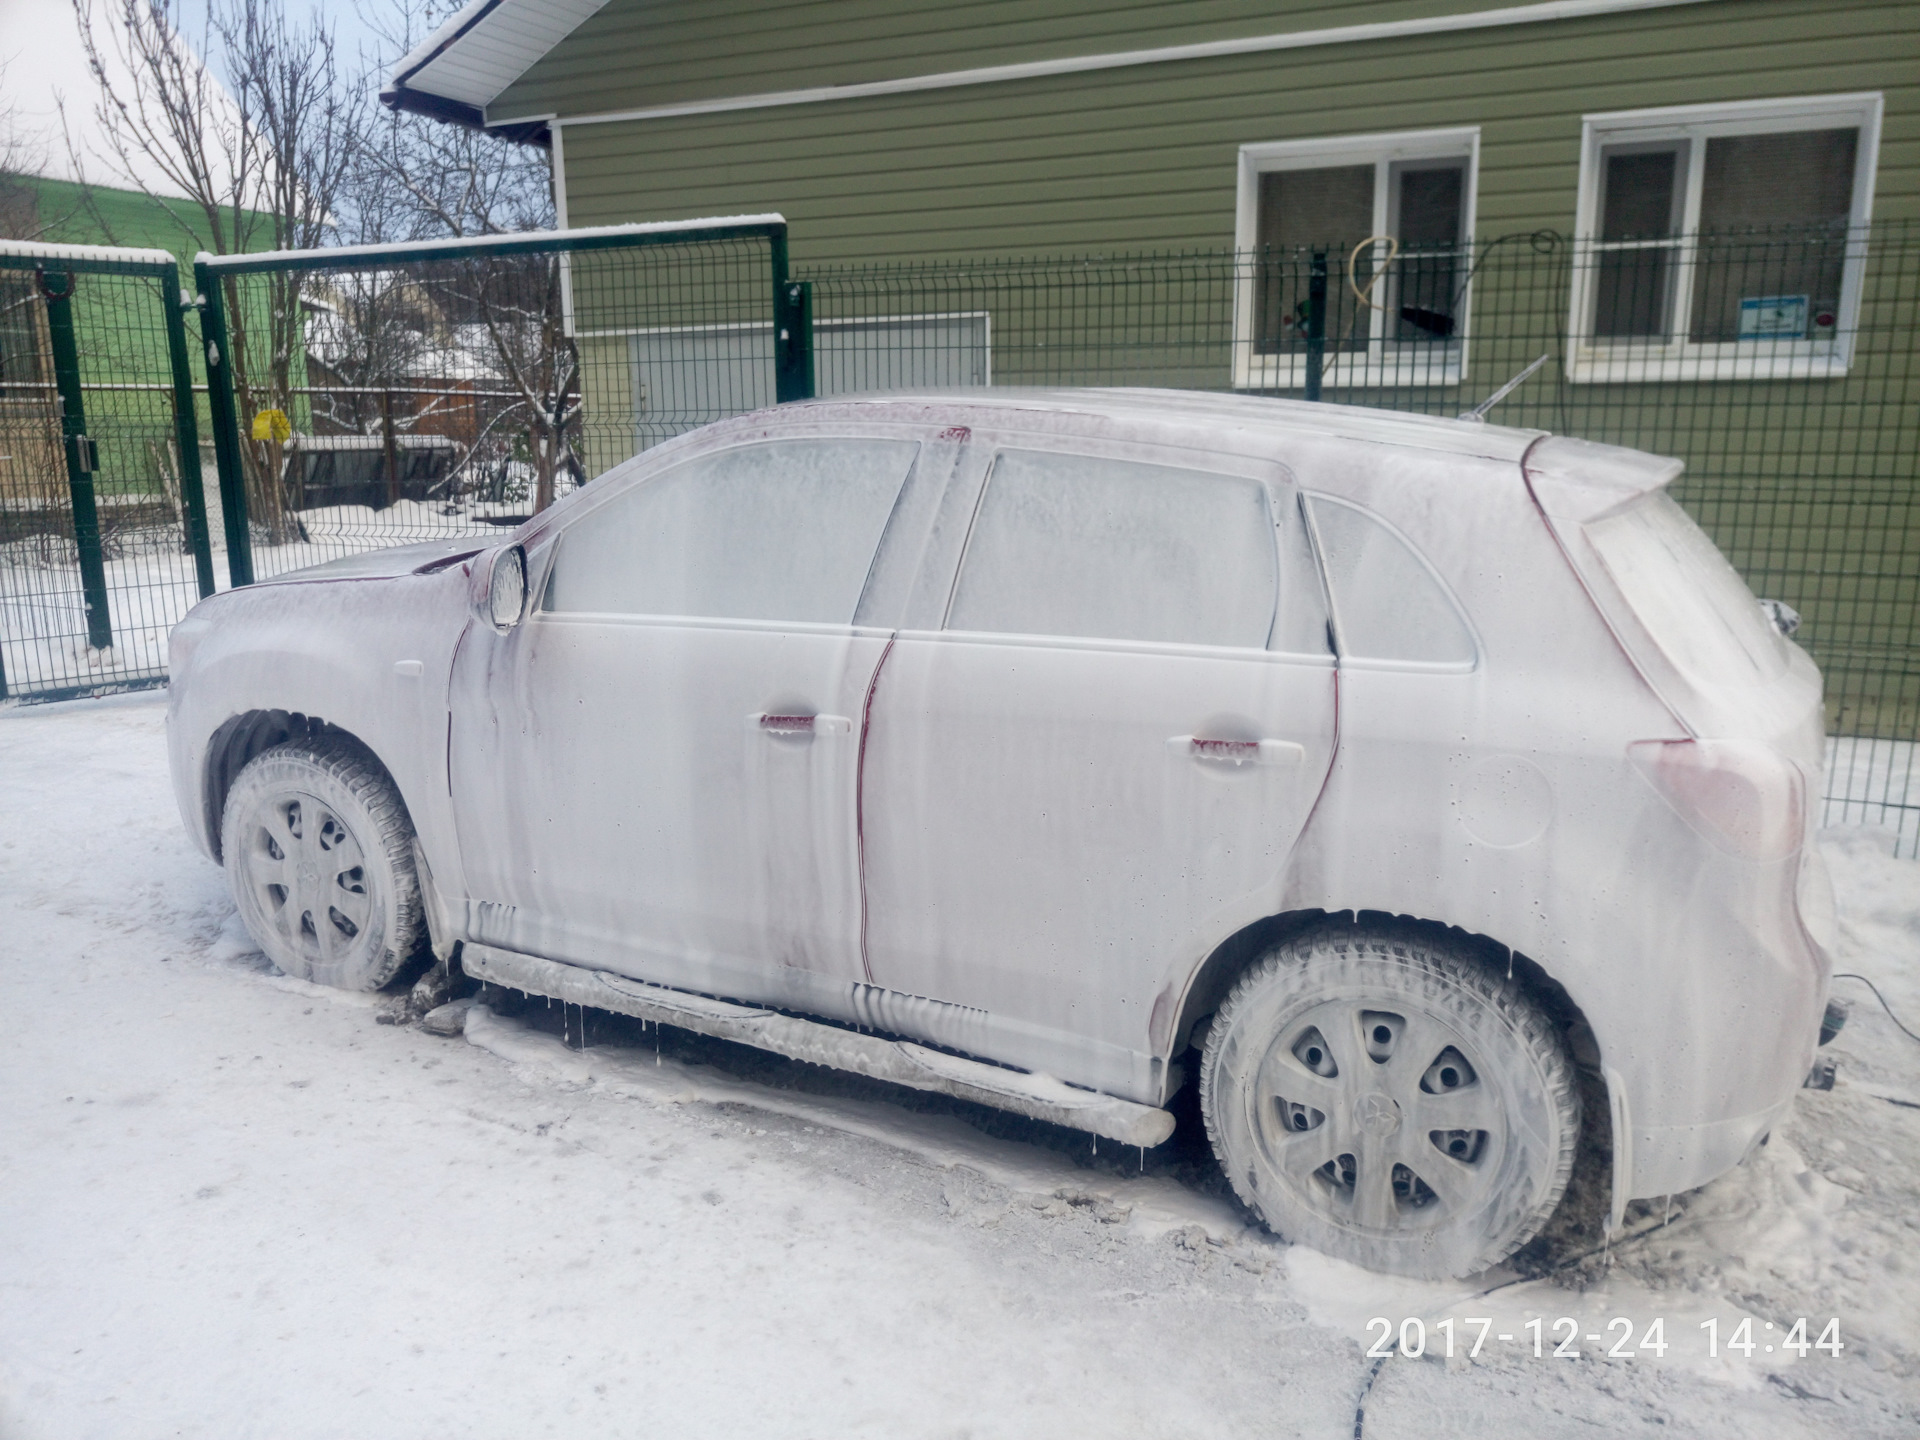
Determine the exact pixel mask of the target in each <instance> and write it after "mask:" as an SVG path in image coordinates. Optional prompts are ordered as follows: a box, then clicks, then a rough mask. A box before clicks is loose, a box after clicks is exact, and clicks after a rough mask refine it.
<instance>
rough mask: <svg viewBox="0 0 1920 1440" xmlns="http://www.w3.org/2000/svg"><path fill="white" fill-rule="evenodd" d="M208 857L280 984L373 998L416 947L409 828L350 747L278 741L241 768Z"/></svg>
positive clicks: (382, 776) (387, 789)
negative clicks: (218, 859)
mask: <svg viewBox="0 0 1920 1440" xmlns="http://www.w3.org/2000/svg"><path fill="white" fill-rule="evenodd" d="M220 853H221V855H222V856H223V857H224V859H225V863H226V870H227V881H228V884H229V885H230V886H231V888H232V890H233V897H234V903H235V904H236V905H237V906H238V907H239V910H240V918H241V920H242V921H243V922H244V923H245V924H246V927H247V933H248V934H250V935H252V936H253V938H254V941H255V943H256V944H258V945H259V946H260V948H261V950H262V951H263V952H265V954H266V956H267V958H268V959H269V960H271V961H273V963H274V964H275V965H277V966H279V967H280V968H281V969H282V970H284V971H286V973H287V974H289V975H294V976H298V977H299V978H300V979H302V980H311V981H313V982H314V983H316V984H320V985H331V986H334V987H335V988H337V989H341V990H378V989H380V988H381V987H382V986H384V985H386V984H388V983H389V982H391V981H392V980H393V978H394V976H395V975H397V974H399V972H400V970H401V968H402V967H403V966H405V965H406V964H407V962H408V961H409V960H411V959H412V958H413V957H414V955H415V954H416V952H417V951H418V950H419V948H420V945H421V941H422V935H423V931H424V918H423V911H422V907H421V901H420V882H419V879H418V877H417V876H416V875H415V874H414V869H413V822H412V821H411V820H410V819H409V818H408V816H407V809H406V806H405V805H404V804H402V803H401V800H400V796H399V793H398V792H397V791H396V790H395V789H394V787H393V782H392V780H390V779H389V778H388V777H387V774H386V772H385V771H384V770H383V769H381V767H380V765H379V762H377V761H376V760H374V758H373V757H372V756H371V755H370V754H369V753H368V752H367V751H366V750H365V749H364V748H362V747H361V746H360V745H358V744H356V743H354V742H353V741H350V740H347V739H346V738H344V737H332V738H329V737H320V738H317V739H310V740H296V741H289V742H288V743H286V744H284V745H276V746H274V747H273V748H272V749H271V750H265V751H262V752H261V753H260V754H259V755H256V756H255V757H254V758H253V759H252V760H250V761H248V762H247V765H246V768H245V769H243V770H242V771H241V772H240V774H239V775H238V776H237V777H236V778H235V779H234V782H233V787H232V788H231V789H230V790H229V791H228V792H227V802H226V806H225V809H224V810H223V811H222V814H221V824H220Z"/></svg>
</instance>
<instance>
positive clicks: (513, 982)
mask: <svg viewBox="0 0 1920 1440" xmlns="http://www.w3.org/2000/svg"><path fill="white" fill-rule="evenodd" d="M460 963H461V966H462V967H463V968H464V969H465V970H466V972H467V973H468V974H469V975H472V976H473V977H475V978H476V979H479V980H490V981H492V982H493V983H494V984H495V985H502V986H505V987H506V988H508V989H510V990H525V991H527V992H528V993H530V994H534V995H550V996H552V997H553V998H554V999H555V1000H564V1001H566V1002H567V1004H569V1005H585V1006H587V1007H588V1008H590V1009H595V1010H613V1011H617V1012H618V1013H620V1014H622V1015H632V1016H635V1017H637V1018H639V1019H641V1020H653V1021H657V1022H658V1023H660V1024H662V1025H675V1026H678V1027H679V1028H680V1029H682V1030H693V1031H697V1032H698V1033H700V1034H702V1035H713V1036H716V1037H718V1038H719V1039H722V1040H732V1041H735V1042H737V1043H739V1044H741V1045H752V1046H755V1047H756V1048H758V1049H761V1050H771V1051H773V1052H774V1054H776V1055H785V1056H787V1057H788V1058H789V1059H792V1060H806V1061H809V1062H811V1063H812V1064H815V1065H825V1066H828V1067H830V1068H832V1069H835V1070H851V1071H853V1072H855V1073H856V1074H860V1075H870V1076H872V1077H873V1078H874V1079H876V1080H887V1081H891V1082H892V1083H893V1084H895V1085H905V1086H907V1087H909V1088H910V1089H914V1090H933V1091H937V1092H939V1093H940V1094H943V1095H952V1096H955V1097H957V1098H958V1099H961V1100H972V1101H974V1102H975V1103H976V1104H980V1105H991V1106H993V1107H994V1108H996V1109H999V1110H1011V1111H1013V1112H1014V1113H1015V1114H1018V1115H1025V1116H1027V1117H1029V1118H1030V1119H1034V1120H1046V1121H1050V1122H1051V1123H1053V1124H1055V1125H1066V1126H1070V1127H1072V1128H1073V1129H1075V1130H1090V1131H1092V1132H1093V1133H1094V1134H1095V1135H1099V1136H1103V1137H1104V1138H1106V1139H1108V1140H1118V1141H1119V1142H1120V1143H1121V1144H1123V1145H1145V1146H1153V1145H1158V1144H1159V1143H1160V1142H1161V1141H1163V1140H1165V1139H1166V1138H1167V1137H1168V1136H1169V1135H1171V1134H1173V1116H1171V1115H1169V1114H1168V1113H1167V1112H1166V1111H1165V1110H1158V1109H1155V1108H1154V1107H1153V1106H1151V1105H1137V1104H1135V1103H1134V1102H1133V1101H1131V1100H1121V1099H1117V1098H1116V1097H1114V1096H1112V1095H1101V1094H1099V1093H1097V1092H1095V1091H1092V1090H1080V1089H1076V1088H1075V1087H1074V1086H1071V1085H1067V1084H1064V1083H1062V1082H1061V1081H1058V1080H1054V1079H1051V1078H1049V1077H1048V1076H1045V1075H1029V1074H1026V1073H1024V1072H1022V1071H1019V1070H1008V1069H1004V1068H1002V1067H1001V1066H998V1065H987V1064H984V1063H982V1062H981V1061H978V1060H967V1059H963V1058H962V1057H960V1056H958V1055H948V1054H946V1053H944V1052H943V1051H939V1050H929V1049H927V1048H926V1047H925V1046H924V1045H915V1044H914V1043H913V1042H911V1041H909V1040H883V1039H881V1038H880V1037H879V1036H877V1035H863V1034H861V1033H860V1032H859V1031H857V1030H842V1029H840V1028H839V1027H838V1026H835V1025H823V1024H821V1023H820V1022H818V1021H815V1020H802V1019H799V1018H798V1017H796V1016H792V1015H782V1014H780V1013H779V1012H777V1011H774V1010H759V1009H755V1008H754V1007H752V1006H750V1005H735V1004H733V1003H732V1002H731V1001H727V1000H710V999H708V998H707V997H706V996H704V995H689V994H687V993H686V992H685V991H682V990H669V989H667V988H666V987H664V986H661V985H649V984H647V983H646V982H644V981H641V980H629V979H628V978H627V977H626V976H624V975H609V974H607V973H605V972H604V971H600V970H586V969H582V968H581V967H580V966H578V965H562V964H559V963H558V962H556V961H553V960H542V959H540V958H539V957H537V956H533V955H521V954H518V953H516V952H514V951H511V950H498V949H495V948H494V947H493V946H491V945H476V944H473V943H472V942H468V943H467V944H466V945H464V946H463V947H462V948H461V952H460Z"/></svg>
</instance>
